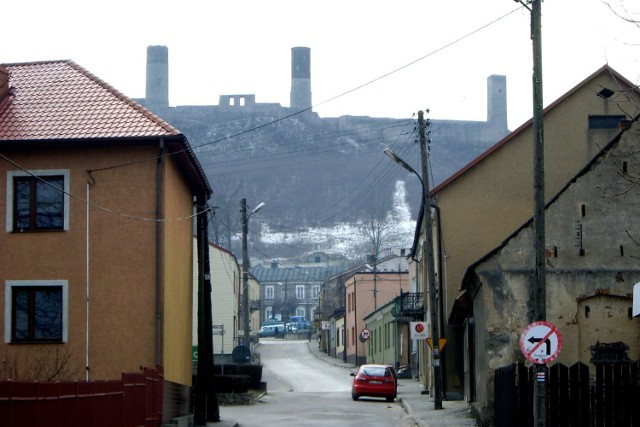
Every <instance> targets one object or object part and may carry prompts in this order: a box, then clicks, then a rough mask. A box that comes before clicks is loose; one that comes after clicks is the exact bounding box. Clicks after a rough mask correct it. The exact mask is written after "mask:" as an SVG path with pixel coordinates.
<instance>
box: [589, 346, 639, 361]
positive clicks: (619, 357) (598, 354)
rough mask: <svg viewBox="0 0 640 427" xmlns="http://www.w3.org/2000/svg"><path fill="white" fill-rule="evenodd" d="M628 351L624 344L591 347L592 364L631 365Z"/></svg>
mask: <svg viewBox="0 0 640 427" xmlns="http://www.w3.org/2000/svg"><path fill="white" fill-rule="evenodd" d="M628 351H629V346H628V345H626V344H625V343H623V342H614V343H597V344H596V345H593V346H591V363H594V364H599V363H629V362H630V360H629V356H628V355H627V352H628Z"/></svg>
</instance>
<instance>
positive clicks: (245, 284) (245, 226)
mask: <svg viewBox="0 0 640 427" xmlns="http://www.w3.org/2000/svg"><path fill="white" fill-rule="evenodd" d="M263 206H264V203H260V204H259V205H258V206H256V207H255V208H253V210H252V211H251V212H249V213H247V199H242V200H241V202H240V212H241V215H242V315H243V316H242V317H243V323H244V326H243V329H244V345H246V346H247V347H248V348H249V349H250V348H251V335H250V330H249V313H250V311H251V310H250V308H249V251H248V250H247V234H248V232H249V217H250V216H251V215H253V214H254V213H256V212H258V211H259V210H260V209H262V207H263Z"/></svg>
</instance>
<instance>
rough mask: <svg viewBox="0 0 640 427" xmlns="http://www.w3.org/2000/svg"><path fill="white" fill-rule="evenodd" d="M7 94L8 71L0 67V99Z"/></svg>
mask: <svg viewBox="0 0 640 427" xmlns="http://www.w3.org/2000/svg"><path fill="white" fill-rule="evenodd" d="M8 93H9V71H8V70H7V67H4V66H2V65H0V99H2V98H3V97H4V96H5V95H6V94H8Z"/></svg>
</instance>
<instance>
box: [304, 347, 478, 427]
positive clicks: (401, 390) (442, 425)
mask: <svg viewBox="0 0 640 427" xmlns="http://www.w3.org/2000/svg"><path fill="white" fill-rule="evenodd" d="M309 349H310V350H311V352H312V353H313V354H314V355H315V356H316V357H318V358H319V359H322V360H323V361H325V362H327V363H332V364H334V365H336V366H343V367H353V368H354V369H355V365H350V364H348V363H345V362H343V361H342V360H341V359H336V358H335V357H331V356H329V355H328V354H326V353H324V352H322V351H320V349H319V348H318V342H317V341H316V340H312V341H311V342H309ZM422 390H423V386H422V385H421V384H420V383H419V382H418V381H417V380H415V379H400V380H398V401H399V402H400V404H401V405H402V406H403V407H404V409H405V410H406V411H407V413H408V414H409V415H410V416H411V417H412V418H413V419H414V421H415V422H416V424H417V425H418V426H420V427H477V423H476V421H475V420H474V419H473V417H471V411H470V409H469V405H468V404H467V402H465V401H463V400H446V401H443V402H442V409H438V410H436V409H434V404H433V399H432V398H431V397H430V396H429V395H423V394H422Z"/></svg>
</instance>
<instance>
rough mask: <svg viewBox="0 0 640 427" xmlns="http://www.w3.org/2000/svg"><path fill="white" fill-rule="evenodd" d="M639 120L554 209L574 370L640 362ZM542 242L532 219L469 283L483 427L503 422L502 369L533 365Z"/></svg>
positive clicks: (551, 259)
mask: <svg viewBox="0 0 640 427" xmlns="http://www.w3.org/2000/svg"><path fill="white" fill-rule="evenodd" d="M639 117H640V116H638V115H637V116H636V117H635V118H634V119H633V122H632V123H633V126H631V127H630V128H629V129H627V126H628V122H626V121H625V122H624V124H623V128H622V130H620V131H619V132H618V134H617V135H616V136H615V137H614V138H613V139H612V140H611V141H610V142H609V143H608V144H606V145H605V146H603V148H602V151H601V152H600V153H599V154H598V155H597V156H596V157H595V158H594V159H593V160H592V161H591V162H590V163H588V164H587V165H586V167H585V168H583V169H582V170H581V171H580V172H579V173H578V174H577V175H576V176H574V177H572V178H571V179H570V180H569V181H568V183H567V184H566V185H565V186H564V187H563V188H562V189H561V190H560V192H559V193H557V194H556V195H555V196H553V197H552V198H551V200H550V201H549V203H548V204H547V206H546V209H545V230H546V233H545V245H546V253H547V256H546V266H545V270H546V286H545V287H546V301H547V302H546V320H547V321H548V322H550V323H552V324H553V325H554V326H555V327H556V328H557V329H558V331H559V333H560V335H561V337H562V348H561V349H560V352H559V354H558V357H557V359H556V360H557V362H559V363H563V364H564V365H566V366H571V365H573V364H575V363H576V362H581V363H583V364H586V365H591V367H592V368H593V367H595V365H597V364H599V363H607V364H616V363H623V364H625V363H630V362H631V361H635V360H639V359H640V319H638V318H634V317H633V316H632V304H633V299H632V294H633V285H634V284H635V283H638V282H640V266H638V262H637V260H638V257H639V256H640V243H639V242H640V239H639V238H638V237H639V236H640V225H639V224H638V222H637V221H635V220H634V218H636V217H637V216H638V215H640V197H639V196H638V194H637V192H636V191H635V190H634V188H635V187H636V186H637V179H638V178H637V177H638V171H639V170H640V155H639V154H638V146H639V144H640V126H639V125H638V118H639ZM629 125H630V123H629ZM534 236H535V233H534V230H533V221H532V220H530V221H528V222H526V223H525V224H524V225H522V226H521V227H520V228H518V229H517V230H515V231H514V232H513V233H512V234H511V235H510V236H508V237H507V238H506V239H505V240H504V242H502V243H501V244H500V245H498V246H497V247H496V248H494V249H493V250H491V251H490V252H489V253H487V254H486V255H485V256H483V257H482V258H480V259H479V260H477V261H476V262H475V263H473V264H472V265H471V266H470V267H469V268H468V269H467V271H466V273H465V276H464V280H463V282H462V290H463V292H465V293H466V294H467V295H468V299H469V301H470V303H469V305H468V306H466V307H464V308H462V307H458V310H456V312H455V313H454V316H453V317H455V318H457V319H463V320H464V321H463V322H462V324H463V327H464V332H465V336H466V337H468V340H467V345H468V351H467V352H465V366H468V367H469V369H468V370H467V376H466V377H465V384H466V385H467V386H466V393H465V394H466V395H467V397H468V399H469V400H470V401H471V402H472V406H473V407H474V409H475V412H476V413H477V414H478V415H479V418H480V419H482V420H483V424H482V425H485V424H487V425H488V424H490V423H491V422H492V420H493V417H494V403H496V402H494V393H495V382H494V376H495V372H496V370H497V369H499V368H501V367H505V366H509V365H511V364H514V363H518V362H522V361H524V355H523V354H522V353H521V351H520V337H521V334H522V333H523V331H524V330H525V328H526V327H527V325H528V324H529V323H530V322H532V320H535V319H532V318H531V310H532V307H531V292H532V289H533V288H534V281H535V273H534V272H535V253H534ZM595 372H596V370H595V369H592V370H591V379H592V380H593V379H594V378H595ZM496 410H497V409H496Z"/></svg>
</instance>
